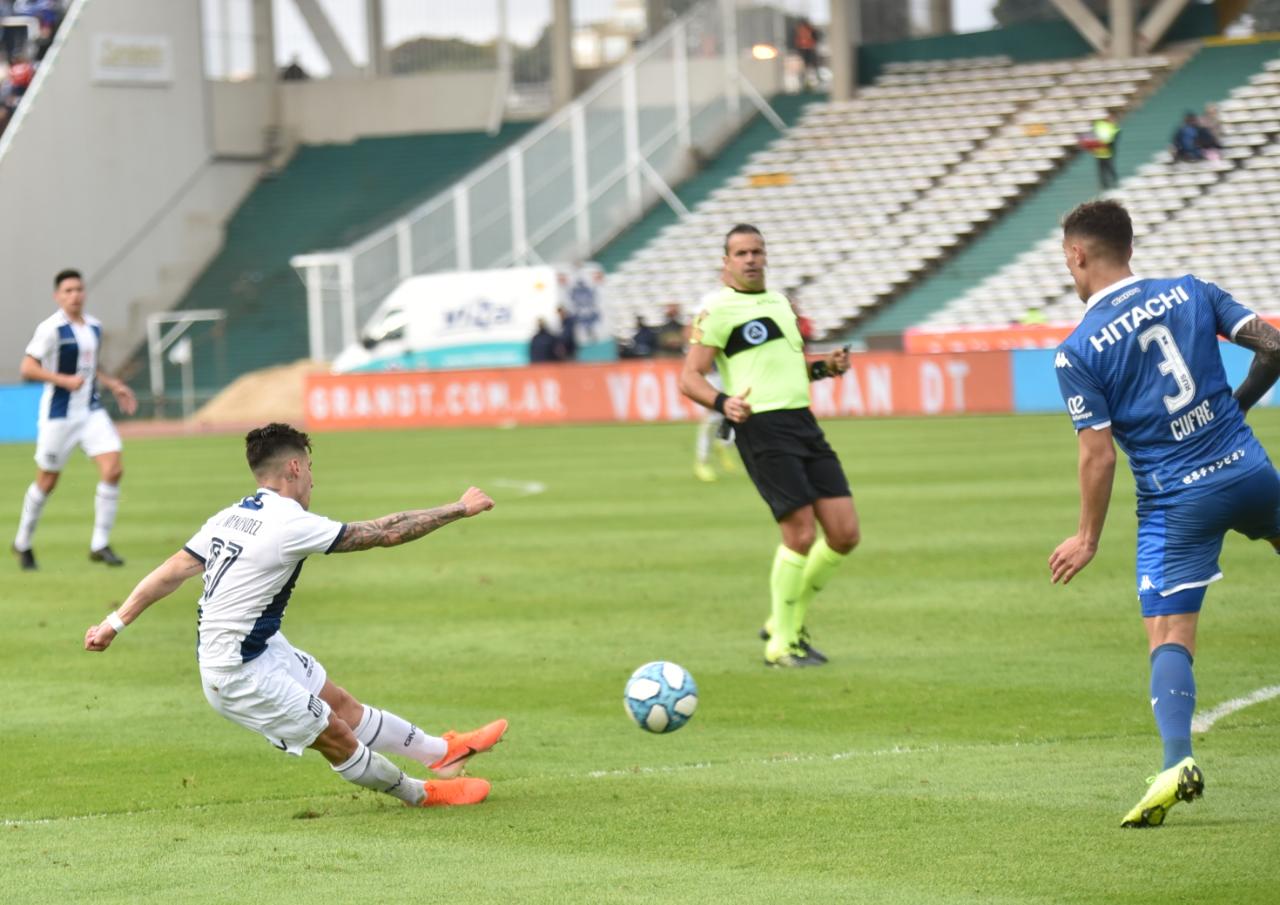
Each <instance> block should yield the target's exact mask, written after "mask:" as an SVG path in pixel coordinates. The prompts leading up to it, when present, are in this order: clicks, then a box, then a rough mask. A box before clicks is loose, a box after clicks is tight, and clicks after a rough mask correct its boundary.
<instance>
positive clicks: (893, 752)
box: [0, 685, 1280, 827]
mask: <svg viewBox="0 0 1280 905" xmlns="http://www.w3.org/2000/svg"><path fill="white" fill-rule="evenodd" d="M1276 697H1280V685H1269V686H1267V687H1265V688H1259V689H1258V690H1257V691H1254V692H1252V693H1250V694H1247V695H1245V696H1244V697H1240V698H1232V699H1231V700H1230V701H1226V702H1224V703H1222V704H1219V705H1218V706H1217V707H1214V708H1213V709H1212V710H1209V711H1206V712H1205V713H1203V714H1200V715H1199V716H1197V717H1196V718H1195V719H1194V720H1193V721H1192V725H1191V731H1192V732H1208V731H1209V729H1210V728H1212V726H1213V725H1214V723H1216V722H1217V721H1218V720H1220V719H1222V718H1223V717H1224V716H1228V715H1229V714H1232V713H1235V712H1237V711H1239V710H1243V709H1244V708H1245V707H1248V706H1250V705H1252V704H1261V703H1262V702H1263V701H1269V700H1271V699H1272V698H1276ZM1105 738H1114V736H1078V737H1074V738H1051V739H1050V738H1046V739H1035V740H1032V741H1025V742H1023V741H1017V742H996V743H986V744H978V745H925V746H923V747H911V746H909V745H893V746H892V747H889V748H876V749H872V750H870V751H838V752H836V753H835V754H778V755H774V756H773V757H762V758H754V759H752V760H739V761H699V762H697V763H692V764H672V765H670V766H666V767H629V768H625V769H619V770H592V771H590V772H589V773H578V774H573V773H570V774H568V775H567V776H564V777H557V778H563V779H569V780H572V779H610V778H619V777H627V776H652V775H654V774H662V773H687V772H690V771H693V770H713V769H715V768H716V767H724V766H734V767H743V766H770V765H773V764H799V763H817V762H833V761H842V760H850V759H852V758H856V757H867V758H872V757H895V756H902V755H910V754H940V753H942V752H946V751H998V750H1003V749H1006V748H1009V749H1015V748H1038V747H1044V746H1046V745H1061V744H1063V743H1065V742H1072V741H1088V740H1090V739H1093V740H1098V739H1105ZM545 779H546V777H544V776H523V777H519V776H518V777H513V778H511V779H507V780H503V783H502V784H503V785H504V786H506V785H515V784H517V783H521V782H533V781H537V782H542V781H544V780H545ZM349 794H350V792H349V791H348V790H335V791H334V792H330V793H326V794H321V795H309V796H307V797H306V799H305V800H307V801H315V800H316V799H324V798H333V797H337V796H339V795H343V796H345V795H349ZM298 800H299V799H298V798H296V797H293V796H289V797H283V796H282V797H279V798H257V799H252V800H241V801H221V802H214V803H211V804H198V805H186V806H183V807H179V808H143V809H140V810H136V811H109V812H104V813H101V814H73V815H69V816H66V817H35V818H31V819H27V820H0V827H24V826H46V825H51V824H57V823H77V822H82V821H88V820H104V819H106V818H108V817H142V816H145V815H148V814H168V813H174V812H182V811H187V812H192V811H208V810H212V809H213V808H220V807H235V806H238V805H243V804H261V803H266V802H272V801H279V802H287V801H298Z"/></svg>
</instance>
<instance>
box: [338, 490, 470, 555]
mask: <svg viewBox="0 0 1280 905" xmlns="http://www.w3.org/2000/svg"><path fill="white" fill-rule="evenodd" d="M492 508H493V500H491V499H489V495H488V494H486V493H485V492H484V491H483V490H480V489H479V488H477V487H468V488H467V492H466V493H464V494H463V495H462V497H461V498H460V499H459V500H458V502H456V503H449V504H448V505H447V506H437V507H436V508H434V509H411V510H409V511H408V512H396V513H393V514H391V515H384V516H383V517H382V518H377V519H373V520H371V521H367V522H347V529H346V530H345V531H344V532H343V533H342V538H341V539H340V540H339V541H338V543H337V544H336V545H335V546H334V548H333V549H332V550H331V551H329V552H331V553H354V552H355V551H356V550H369V549H372V548H373V547H396V546H399V545H400V544H407V543H408V542H409V541H411V540H417V539H418V538H420V537H422V536H423V535H425V534H430V533H431V532H432V531H434V530H436V529H437V528H442V527H444V526H445V525H447V524H449V523H450V522H456V521H457V520H458V519H460V518H470V517H471V516H473V515H479V514H480V513H481V512H487V511H488V510H490V509H492Z"/></svg>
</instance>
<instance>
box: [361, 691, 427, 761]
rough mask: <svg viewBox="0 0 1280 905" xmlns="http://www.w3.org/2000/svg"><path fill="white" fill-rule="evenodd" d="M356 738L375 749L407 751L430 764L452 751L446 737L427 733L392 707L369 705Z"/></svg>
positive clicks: (399, 752)
mask: <svg viewBox="0 0 1280 905" xmlns="http://www.w3.org/2000/svg"><path fill="white" fill-rule="evenodd" d="M356 738H357V739H359V740H360V742H361V743H362V744H365V745H368V746H369V747H370V748H372V749H373V750H374V751H380V752H382V753H383V754H403V755H404V756H405V757H412V758H413V759H414V760H416V761H421V762H422V763H423V764H425V765H427V766H428V767H429V766H431V765H432V764H434V763H435V762H436V761H438V760H439V759H440V758H442V757H444V754H445V752H446V751H448V750H449V743H448V742H446V741H445V740H444V739H442V738H437V737H436V736H434V735H427V734H426V733H425V732H423V731H422V730H421V729H419V728H418V727H417V726H415V725H413V724H412V723H410V722H409V721H408V720H405V719H401V718H400V717H398V716H396V715H395V714H394V713H391V712H390V711H388V710H379V709H378V708H376V707H369V706H368V705H365V708H364V715H363V716H362V717H360V724H359V725H358V726H356Z"/></svg>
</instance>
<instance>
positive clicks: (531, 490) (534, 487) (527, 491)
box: [493, 478, 547, 497]
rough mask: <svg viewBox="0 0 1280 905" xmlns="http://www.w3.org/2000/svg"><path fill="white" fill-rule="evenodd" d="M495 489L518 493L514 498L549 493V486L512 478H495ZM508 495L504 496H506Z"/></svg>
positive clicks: (539, 482) (538, 482)
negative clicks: (500, 488)
mask: <svg viewBox="0 0 1280 905" xmlns="http://www.w3.org/2000/svg"><path fill="white" fill-rule="evenodd" d="M493 486H494V487H502V488H504V489H506V490H514V491H516V492H515V493H514V494H512V496H516V497H522V496H536V495H537V494H539V493H546V492H547V485H546V484H544V483H542V482H541V481H517V480H514V479H512V478H494V480H493ZM505 495H506V494H504V496H505Z"/></svg>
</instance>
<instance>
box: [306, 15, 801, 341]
mask: <svg viewBox="0 0 1280 905" xmlns="http://www.w3.org/2000/svg"><path fill="white" fill-rule="evenodd" d="M741 15H742V12H741V11H740V10H739V9H738V4H737V3H735V2H733V0H718V2H717V0H709V2H704V3H701V4H699V5H697V6H696V7H694V8H693V9H692V10H691V11H690V12H688V13H687V14H685V15H684V16H683V17H681V18H680V19H678V20H676V21H675V22H673V23H672V24H671V25H669V26H668V27H667V28H666V29H664V30H663V31H662V32H660V33H659V34H658V35H657V36H655V37H654V38H653V39H652V40H651V41H649V42H648V43H646V44H645V45H644V46H643V47H641V48H640V49H639V50H637V51H636V52H635V53H634V54H633V55H632V57H631V58H630V59H629V60H627V61H625V62H624V63H622V64H620V65H619V66H618V67H617V68H616V69H615V70H613V71H612V72H610V73H608V74H607V75H605V76H603V77H602V78H601V79H600V80H599V81H597V82H596V84H595V85H594V86H592V87H591V88H590V89H589V90H588V91H587V92H586V93H585V94H583V95H582V96H580V97H579V98H578V99H577V100H575V101H574V102H573V103H572V104H569V105H568V106H566V107H565V108H563V109H562V110H560V111H559V112H557V113H556V114H554V115H553V116H551V117H550V118H549V119H547V120H546V121H545V122H543V123H542V124H541V125H540V126H538V127H537V128H536V129H534V130H533V131H532V132H530V133H529V134H528V135H526V136H525V137H524V138H523V139H521V140H520V141H519V142H518V143H516V144H514V145H513V146H511V147H510V148H508V149H507V150H505V151H503V152H501V153H500V154H498V155H497V156H495V157H494V158H492V159H491V160H489V161H488V162H487V163H485V164H484V165H482V166H480V167H479V168H477V169H476V170H474V171H472V172H471V173H470V174H469V175H467V176H466V177H464V178H463V179H462V180H461V181H460V182H458V183H457V184H456V185H454V186H453V188H451V189H449V190H446V191H444V192H442V193H440V194H439V195H437V196H435V197H434V198H431V199H429V200H428V201H426V202H425V203H423V204H422V205H420V206H418V207H417V208H415V209H414V210H412V211H411V212H409V213H408V214H406V215H404V216H402V217H400V218H399V219H398V220H396V221H394V222H393V223H390V224H389V225H387V226H386V227H384V228H382V229H379V230H377V231H376V232H374V233H372V234H371V235H369V236H366V237H365V238H364V239H361V240H360V241H358V242H356V243H355V244H353V245H351V246H349V247H347V248H344V249H341V250H336V251H327V252H317V253H310V254H303V255H297V256H295V257H294V258H293V259H292V260H291V263H292V264H293V266H294V267H295V268H296V269H297V270H298V272H299V275H300V276H301V277H302V280H303V282H304V283H305V285H306V289H307V310H308V321H309V324H308V327H309V339H310V351H311V357H312V358H314V359H317V360H322V361H329V360H332V359H333V358H334V356H336V355H337V353H338V352H339V351H341V350H342V349H343V348H344V347H346V346H347V345H349V344H351V343H352V342H355V341H356V339H357V337H358V330H359V326H360V325H361V324H362V323H364V322H365V321H366V320H367V319H368V318H369V316H370V315H371V314H372V313H373V311H374V309H375V308H376V307H377V305H378V304H379V302H381V301H382V299H383V298H385V297H386V295H387V294H388V293H390V292H391V290H392V289H394V288H395V287H396V286H397V285H399V283H400V282H401V281H403V280H405V279H407V278H408V277H410V276H413V275H415V274H421V273H430V272H432V271H439V270H483V269H489V268H497V267H507V266H519V265H529V264H541V263H569V262H575V261H582V260H586V259H588V258H589V257H590V256H591V255H592V254H594V253H595V252H596V251H598V250H599V249H600V248H602V247H603V246H604V245H605V244H606V243H608V242H609V240H611V239H612V238H614V237H615V236H616V235H617V234H618V233H620V232H621V231H622V230H623V229H624V228H625V227H626V226H628V225H629V224H631V223H633V222H634V221H635V220H637V219H638V218H639V217H640V216H641V215H642V214H643V213H644V211H645V210H646V209H647V208H648V207H649V206H651V205H652V204H653V203H655V202H657V201H658V200H659V199H661V200H665V201H666V202H667V203H668V204H670V205H671V206H672V207H673V208H674V209H675V210H676V211H677V213H679V214H681V215H682V216H683V215H685V214H687V211H685V210H684V207H683V205H682V204H681V203H680V201H679V199H678V198H677V197H676V196H675V194H674V192H672V191H671V189H670V187H669V183H670V182H672V181H675V180H678V179H680V178H682V177H684V176H686V175H688V174H689V173H690V172H692V170H693V168H694V166H695V160H696V158H697V156H699V155H711V154H713V153H714V152H715V151H716V150H718V149H719V147H720V146H721V145H722V144H723V143H724V142H725V140H727V139H728V137H729V136H731V135H732V134H733V133H734V132H736V131H737V130H738V129H739V128H740V127H741V126H742V124H743V123H744V122H745V121H746V119H748V118H749V117H750V116H752V115H754V114H755V112H756V110H757V108H758V109H759V110H760V111H761V112H764V113H765V114H766V115H767V116H770V118H771V119H773V120H774V122H775V124H778V125H780V121H779V120H778V119H777V117H776V114H774V113H773V111H772V109H770V108H769V106H768V104H767V102H766V101H765V98H764V95H766V94H767V95H772V94H773V93H774V92H775V91H776V90H777V86H778V85H779V84H780V83H781V69H780V67H781V58H780V56H779V59H778V61H777V62H776V64H772V63H771V64H761V63H758V62H755V63H752V64H751V65H753V66H754V67H756V71H758V72H760V73H762V74H767V75H769V76H770V77H769V78H768V79H766V80H765V81H767V82H768V86H767V87H766V89H765V90H764V92H763V94H762V92H761V91H759V90H757V89H756V88H755V87H753V85H752V83H751V82H750V81H748V80H747V79H746V78H745V77H744V74H743V72H742V71H741V69H742V66H743V64H744V61H746V60H748V59H750V46H749V45H745V44H743V43H742V42H740V40H739V22H740V16H741ZM779 15H780V14H779Z"/></svg>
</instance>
